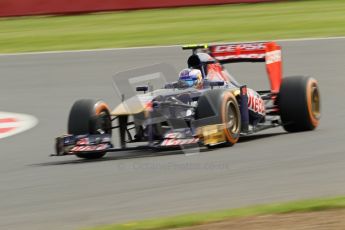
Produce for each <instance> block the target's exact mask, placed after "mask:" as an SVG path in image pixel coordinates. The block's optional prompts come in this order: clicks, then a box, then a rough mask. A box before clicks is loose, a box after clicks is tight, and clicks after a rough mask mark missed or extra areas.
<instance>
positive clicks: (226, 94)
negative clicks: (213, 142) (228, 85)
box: [196, 90, 241, 145]
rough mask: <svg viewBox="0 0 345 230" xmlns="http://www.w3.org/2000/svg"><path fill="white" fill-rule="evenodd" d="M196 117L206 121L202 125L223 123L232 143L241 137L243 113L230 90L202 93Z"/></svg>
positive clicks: (229, 141) (228, 138) (225, 132)
mask: <svg viewBox="0 0 345 230" xmlns="http://www.w3.org/2000/svg"><path fill="white" fill-rule="evenodd" d="M204 118H207V119H204ZM196 119H197V120H198V119H202V120H204V121H205V122H202V123H200V126H204V125H211V124H223V125H224V135H225V137H226V140H227V142H228V143H229V144H231V145H233V144H235V143H236V142H237V141H238V139H239V136H240V131H241V114H240V110H239V106H238V103H237V100H236V97H235V96H234V95H233V94H232V93H231V92H230V91H227V90H211V91H207V92H206V93H205V94H204V95H202V96H201V97H200V98H199V100H198V108H197V110H196Z"/></svg>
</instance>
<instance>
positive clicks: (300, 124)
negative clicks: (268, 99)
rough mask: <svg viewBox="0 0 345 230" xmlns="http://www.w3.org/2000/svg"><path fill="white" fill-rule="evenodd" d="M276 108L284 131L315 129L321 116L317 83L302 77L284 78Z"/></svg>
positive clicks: (309, 78)
mask: <svg viewBox="0 0 345 230" xmlns="http://www.w3.org/2000/svg"><path fill="white" fill-rule="evenodd" d="M278 106H279V111H280V117H281V120H282V123H283V127H284V129H285V130H286V131H288V132H301V131H309V130H313V129H315V128H316V127H317V126H318V125H319V120H320V115H321V110H320V109H321V106H320V92H319V88H318V84H317V81H316V80H315V79H313V78H311V77H303V76H296V77H287V78H284V79H283V82H282V84H281V87H280V91H279V94H278Z"/></svg>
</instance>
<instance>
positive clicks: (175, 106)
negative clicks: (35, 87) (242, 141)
mask: <svg viewBox="0 0 345 230" xmlns="http://www.w3.org/2000/svg"><path fill="white" fill-rule="evenodd" d="M183 49H189V50H192V55H191V56H190V57H189V58H188V61H187V62H188V68H189V69H195V70H198V71H200V73H201V78H202V79H201V81H200V82H199V83H201V84H198V86H197V87H196V86H190V85H188V84H187V85H186V84H184V82H181V81H180V80H179V81H176V82H171V83H168V84H166V85H165V86H164V87H162V89H158V90H153V91H150V89H149V88H150V87H148V86H138V87H136V90H137V91H138V95H136V96H135V97H133V98H129V99H128V100H124V101H123V102H122V103H120V104H119V105H118V106H117V107H116V108H115V109H114V110H110V109H109V106H108V105H107V104H106V103H104V102H103V101H95V100H90V99H83V100H78V101H76V102H75V103H74V105H73V107H72V109H71V111H70V114H69V120H68V134H67V135H63V136H60V137H58V138H56V154H54V156H63V155H76V156H78V157H81V158H86V159H97V158H101V157H103V156H104V155H105V154H106V152H115V151H122V150H133V149H174V148H181V147H183V148H185V147H188V146H198V147H200V146H205V147H210V146H214V145H219V144H224V143H225V144H228V145H233V144H235V143H236V142H237V141H238V140H239V138H241V136H247V135H250V134H253V133H257V132H259V131H261V130H264V129H267V128H272V127H277V126H282V127H283V128H284V129H285V130H286V131H288V132H300V131H308V130H313V129H315V128H316V127H317V126H318V124H319V119H320V95H319V89H318V83H317V81H316V80H315V79H313V78H310V77H304V76H295V77H285V78H282V61H281V48H280V46H279V45H277V44H276V43H275V42H256V43H239V44H216V45H209V46H208V45H188V46H184V47H183ZM236 62H265V63H266V70H267V73H268V78H269V82H270V86H271V89H269V90H260V91H254V90H252V89H250V88H247V86H246V85H243V84H240V83H238V82H237V81H236V80H235V79H234V78H233V77H232V76H231V75H230V74H229V73H228V72H227V71H226V70H225V68H224V64H228V63H236ZM199 80H200V79H199ZM113 129H117V130H118V135H117V136H118V137H119V141H118V142H119V143H118V144H117V146H115V144H114V142H113V140H112V130H113Z"/></svg>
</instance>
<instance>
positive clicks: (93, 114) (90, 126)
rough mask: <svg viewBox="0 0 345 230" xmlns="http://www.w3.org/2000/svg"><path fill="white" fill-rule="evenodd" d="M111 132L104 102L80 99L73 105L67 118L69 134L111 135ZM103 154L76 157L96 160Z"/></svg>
mask: <svg viewBox="0 0 345 230" xmlns="http://www.w3.org/2000/svg"><path fill="white" fill-rule="evenodd" d="M111 130H112V129H111V117H110V110H109V107H108V105H107V104H106V103H105V102H103V101H96V100H91V99H82V100H78V101H76V102H75V103H74V104H73V106H72V109H71V111H70V114H69V118H68V133H69V134H73V135H82V134H100V133H108V134H111ZM105 154H106V152H97V153H78V154H76V156H77V157H80V158H84V159H98V158H102V157H103V156H104V155H105Z"/></svg>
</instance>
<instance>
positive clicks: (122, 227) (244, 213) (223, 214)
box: [87, 196, 345, 230]
mask: <svg viewBox="0 0 345 230" xmlns="http://www.w3.org/2000/svg"><path fill="white" fill-rule="evenodd" d="M343 208H345V196H342V197H335V198H322V199H311V200H302V201H295V202H288V203H281V204H269V205H257V206H252V207H247V208H239V209H230V210H223V211H215V212H208V213H196V214H187V215H180V216H175V217H167V218H158V219H152V220H144V221H137V222H129V223H125V224H115V225H106V226H100V227H94V228H88V229H87V230H144V229H145V230H158V229H160V230H163V229H170V228H179V227H188V226H194V225H201V224H205V223H209V222H215V221H223V220H227V219H230V218H235V217H248V216H256V215H265V214H282V213H292V212H314V211H324V210H330V209H343Z"/></svg>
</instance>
